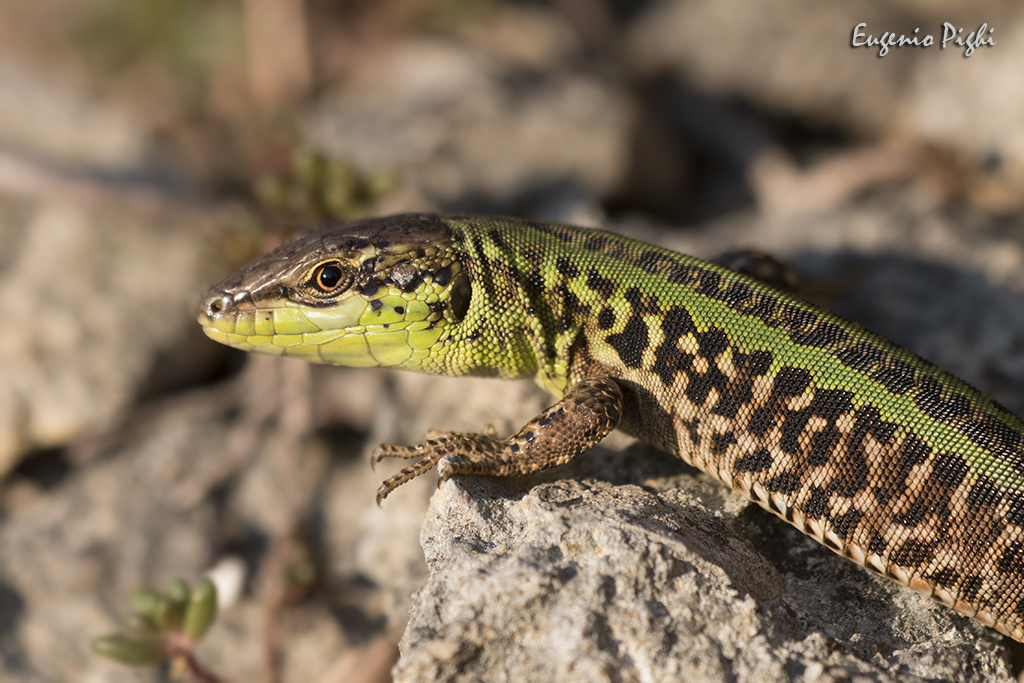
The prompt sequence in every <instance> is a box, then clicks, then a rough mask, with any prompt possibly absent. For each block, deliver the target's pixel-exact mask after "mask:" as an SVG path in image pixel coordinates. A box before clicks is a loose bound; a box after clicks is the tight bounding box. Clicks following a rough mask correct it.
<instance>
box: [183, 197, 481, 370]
mask: <svg viewBox="0 0 1024 683" xmlns="http://www.w3.org/2000/svg"><path fill="white" fill-rule="evenodd" d="M469 300H470V285H469V280H468V277H467V274H466V272H465V270H464V268H463V266H462V264H461V263H460V261H459V260H458V257H457V254H456V251H455V249H454V247H453V244H452V235H451V231H450V230H449V228H448V227H447V226H446V225H445V224H444V223H443V222H442V221H441V220H439V219H438V218H437V217H436V216H433V215H424V214H405V215H400V216H391V217H389V218H377V219H372V220H366V221H360V222H357V223H351V224H338V223H331V224H322V225H318V226H315V227H313V228H310V229H309V230H306V231H304V232H301V233H299V234H297V235H295V236H294V237H292V238H291V239H289V240H287V241H286V242H284V243H283V244H281V246H279V247H278V248H276V249H274V250H273V251H271V252H270V253H268V254H266V255H265V256H263V257H261V258H259V259H257V260H255V261H253V262H252V263H250V264H249V265H248V266H246V267H245V268H243V269H242V270H240V271H238V272H237V273H235V274H233V275H231V276H229V277H227V278H225V279H223V280H221V281H220V282H219V283H217V284H216V285H214V286H213V287H211V288H210V289H209V290H208V291H207V292H206V294H205V295H204V296H203V298H202V300H201V301H200V303H199V309H198V311H197V317H198V319H199V323H200V325H202V326H203V331H204V332H205V333H206V335H207V336H209V337H210V338H211V339H213V340H215V341H218V342H220V343H222V344H227V345H228V346H232V347H235V348H239V349H243V350H246V351H256V352H260V353H267V354H272V355H285V356H291V357H296V358H302V359H305V360H309V361H312V362H315V363H329V364H332V365H348V366H359V367H366V366H403V367H416V366H417V365H419V364H420V361H422V360H423V359H424V358H425V357H426V356H428V355H430V353H431V349H432V348H433V347H435V346H436V345H438V344H442V343H443V342H444V341H445V339H446V338H447V336H448V334H449V333H450V326H451V325H452V324H454V323H457V322H458V321H459V320H461V319H462V317H463V316H464V315H465V313H466V309H467V308H468V306H469Z"/></svg>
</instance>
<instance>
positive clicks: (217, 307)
mask: <svg viewBox="0 0 1024 683" xmlns="http://www.w3.org/2000/svg"><path fill="white" fill-rule="evenodd" d="M205 308H206V314H207V315H208V316H210V317H211V318H212V317H216V316H217V315H220V314H221V313H225V312H227V311H229V310H231V309H232V308H234V302H232V300H231V297H229V296H227V295H226V294H218V295H217V296H212V297H210V298H209V299H208V300H207V301H206V307H205Z"/></svg>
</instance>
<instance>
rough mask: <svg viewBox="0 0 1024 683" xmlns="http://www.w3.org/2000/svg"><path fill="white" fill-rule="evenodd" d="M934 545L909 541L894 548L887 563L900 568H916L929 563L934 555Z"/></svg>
mask: <svg viewBox="0 0 1024 683" xmlns="http://www.w3.org/2000/svg"><path fill="white" fill-rule="evenodd" d="M935 545H936V544H935V543H934V542H933V543H925V542H923V541H916V540H910V541H906V542H905V543H903V545H901V546H899V547H898V548H896V550H894V551H893V553H892V555H890V556H889V562H891V563H892V564H895V565H899V566H901V567H918V566H921V565H923V564H925V563H927V562H930V561H931V559H932V557H934V555H935Z"/></svg>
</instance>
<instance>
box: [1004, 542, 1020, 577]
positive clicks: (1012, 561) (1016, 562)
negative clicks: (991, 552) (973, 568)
mask: <svg viewBox="0 0 1024 683" xmlns="http://www.w3.org/2000/svg"><path fill="white" fill-rule="evenodd" d="M999 571H1001V572H1002V573H1004V574H1016V575H1017V576H1020V577H1021V578H1024V543H1021V542H1020V541H1014V542H1013V543H1011V544H1010V547H1009V548H1007V549H1006V551H1005V552H1004V553H1003V555H1002V557H1000V558H999Z"/></svg>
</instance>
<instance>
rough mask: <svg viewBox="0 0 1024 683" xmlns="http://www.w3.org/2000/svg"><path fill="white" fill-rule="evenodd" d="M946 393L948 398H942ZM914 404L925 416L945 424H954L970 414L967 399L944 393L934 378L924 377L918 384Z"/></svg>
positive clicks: (959, 395) (951, 393) (952, 393)
mask: <svg viewBox="0 0 1024 683" xmlns="http://www.w3.org/2000/svg"><path fill="white" fill-rule="evenodd" d="M947 393H948V398H947V397H945V396H944V394H947ZM914 403H915V404H916V405H917V407H918V409H919V410H920V411H921V412H923V413H924V414H925V415H928V416H929V417H932V418H934V419H935V420H938V421H939V422H942V423H945V424H955V423H956V421H957V420H961V419H963V418H966V417H969V416H970V415H971V412H972V411H971V404H970V402H969V401H968V400H967V397H965V396H963V395H961V394H957V393H954V392H947V391H945V390H944V389H943V387H942V385H941V384H939V382H938V380H936V379H935V378H934V377H924V378H922V379H921V381H920V382H918V393H917V395H915V396H914ZM967 436H971V435H970V434H968V435H967Z"/></svg>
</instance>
